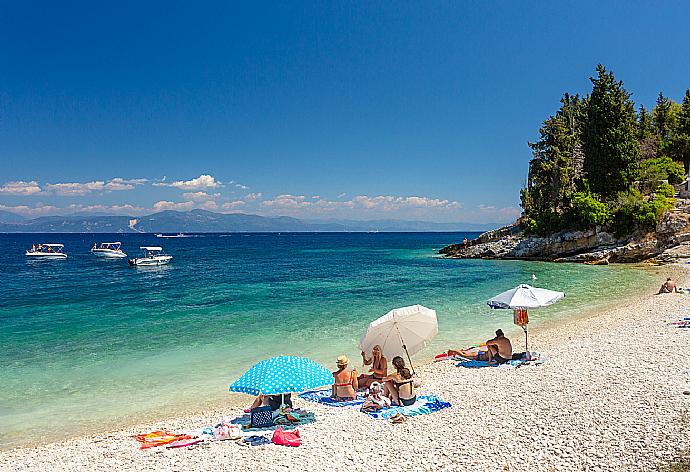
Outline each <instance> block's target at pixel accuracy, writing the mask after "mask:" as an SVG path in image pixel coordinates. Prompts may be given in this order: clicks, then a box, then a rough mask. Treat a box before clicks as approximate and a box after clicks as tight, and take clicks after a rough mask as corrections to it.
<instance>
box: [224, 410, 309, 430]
mask: <svg viewBox="0 0 690 472" xmlns="http://www.w3.org/2000/svg"><path fill="white" fill-rule="evenodd" d="M314 421H316V418H315V417H314V413H299V422H297V423H290V424H279V425H278V424H274V425H273V426H266V427H263V428H252V427H249V423H250V416H249V415H248V414H245V415H242V416H238V417H237V418H235V419H232V420H230V423H231V424H238V425H241V426H242V431H273V430H275V429H276V428H278V426H282V427H283V429H285V430H290V429H295V428H296V427H298V426H301V425H303V424H309V423H313V422H314Z"/></svg>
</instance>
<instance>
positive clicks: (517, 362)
mask: <svg viewBox="0 0 690 472" xmlns="http://www.w3.org/2000/svg"><path fill="white" fill-rule="evenodd" d="M545 360H546V359H545V358H544V357H543V356H541V355H540V354H539V353H538V352H533V353H532V359H531V360H529V361H528V360H525V359H511V360H509V361H508V362H506V363H504V364H489V362H488V361H478V360H474V359H467V360H464V361H460V362H458V363H457V364H455V367H465V368H466V369H481V368H482V367H499V368H507V367H518V366H521V365H541V364H543V363H544V362H545Z"/></svg>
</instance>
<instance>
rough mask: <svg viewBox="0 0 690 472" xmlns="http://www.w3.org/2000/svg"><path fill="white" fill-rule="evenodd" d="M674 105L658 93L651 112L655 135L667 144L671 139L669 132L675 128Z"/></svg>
mask: <svg viewBox="0 0 690 472" xmlns="http://www.w3.org/2000/svg"><path fill="white" fill-rule="evenodd" d="M675 105H676V103H674V102H673V100H671V99H669V98H668V97H664V94H663V93H661V92H659V96H658V97H657V99H656V106H655V107H654V110H652V116H653V121H654V127H655V128H656V132H657V134H658V135H659V136H660V137H661V140H662V141H663V142H667V141H668V139H669V138H670V137H671V132H672V130H673V128H674V126H675V121H676V116H675V115H676V113H675V111H676V106H675Z"/></svg>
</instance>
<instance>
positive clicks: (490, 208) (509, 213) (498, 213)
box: [479, 205, 521, 221]
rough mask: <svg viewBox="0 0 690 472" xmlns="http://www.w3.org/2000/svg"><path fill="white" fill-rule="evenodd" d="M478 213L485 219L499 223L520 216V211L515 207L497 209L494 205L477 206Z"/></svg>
mask: <svg viewBox="0 0 690 472" xmlns="http://www.w3.org/2000/svg"><path fill="white" fill-rule="evenodd" d="M479 211H480V213H481V214H482V215H484V217H485V218H493V219H496V220H499V221H506V220H510V219H515V218H517V217H518V216H520V213H521V212H520V209H519V208H516V207H505V208H497V207H496V206H494V205H479Z"/></svg>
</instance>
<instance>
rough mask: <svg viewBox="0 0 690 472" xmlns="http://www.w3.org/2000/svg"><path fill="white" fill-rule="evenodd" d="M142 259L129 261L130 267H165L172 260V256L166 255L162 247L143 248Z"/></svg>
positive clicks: (136, 258)
mask: <svg viewBox="0 0 690 472" xmlns="http://www.w3.org/2000/svg"><path fill="white" fill-rule="evenodd" d="M139 249H141V250H142V251H143V256H142V257H135V258H134V259H129V265H133V266H159V265H165V264H167V263H168V262H170V260H171V259H172V256H171V255H168V254H165V253H164V252H163V248H162V247H160V246H141V247H140V248H139Z"/></svg>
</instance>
